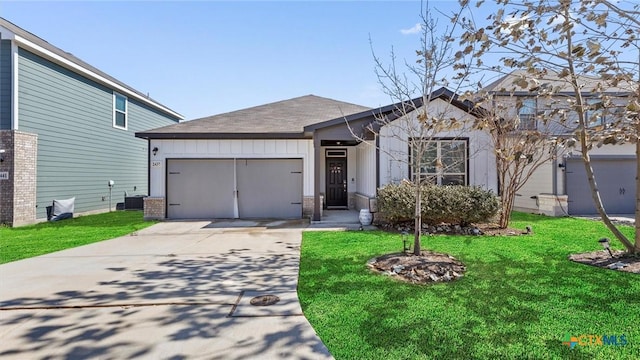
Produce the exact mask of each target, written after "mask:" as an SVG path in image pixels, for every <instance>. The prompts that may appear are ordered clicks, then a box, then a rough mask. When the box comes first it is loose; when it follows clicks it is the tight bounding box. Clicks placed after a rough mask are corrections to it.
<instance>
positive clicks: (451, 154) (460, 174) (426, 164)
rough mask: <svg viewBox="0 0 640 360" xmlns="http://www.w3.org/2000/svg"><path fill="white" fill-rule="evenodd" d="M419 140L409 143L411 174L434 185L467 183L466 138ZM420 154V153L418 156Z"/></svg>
mask: <svg viewBox="0 0 640 360" xmlns="http://www.w3.org/2000/svg"><path fill="white" fill-rule="evenodd" d="M417 141H419V140H413V141H412V143H411V168H410V171H411V176H412V178H413V179H415V177H416V176H420V179H421V181H424V182H428V183H431V184H436V185H467V184H468V161H467V146H468V141H467V140H466V139H442V140H440V139H438V140H435V139H434V140H422V149H420V146H418V145H419V143H418V142H417ZM420 154H422V156H421V158H420Z"/></svg>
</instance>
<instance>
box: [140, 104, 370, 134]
mask: <svg viewBox="0 0 640 360" xmlns="http://www.w3.org/2000/svg"><path fill="white" fill-rule="evenodd" d="M365 111H370V109H369V108H368V107H365V106H360V105H355V104H351V103H347V102H342V101H337V100H332V99H328V98H324V97H320V96H315V95H306V96H301V97H297V98H293V99H289V100H283V101H278V102H274V103H270V104H265V105H259V106H254V107H250V108H247V109H242V110H237V111H232V112H228V113H224V114H219V115H214V116H209V117H205V118H200V119H195V120H191V121H186V122H182V123H180V124H173V125H169V126H165V127H161V128H158V129H153V130H149V131H144V132H139V133H136V136H137V137H141V138H151V139H162V138H165V139H166V138H304V137H305V136H304V128H305V126H308V125H312V124H316V123H319V122H325V121H328V120H331V119H336V118H339V119H343V118H344V117H345V116H349V115H351V114H355V113H361V112H365Z"/></svg>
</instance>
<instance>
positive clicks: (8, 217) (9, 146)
mask: <svg viewBox="0 0 640 360" xmlns="http://www.w3.org/2000/svg"><path fill="white" fill-rule="evenodd" d="M3 150H4V152H1V151H3ZM0 157H1V158H2V162H0V172H2V173H5V172H6V173H7V174H8V176H9V179H8V180H2V179H0V224H9V225H11V224H12V223H13V131H11V130H0Z"/></svg>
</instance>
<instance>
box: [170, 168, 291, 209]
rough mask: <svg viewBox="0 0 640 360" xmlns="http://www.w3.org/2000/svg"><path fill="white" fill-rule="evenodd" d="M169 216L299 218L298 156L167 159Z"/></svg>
mask: <svg viewBox="0 0 640 360" xmlns="http://www.w3.org/2000/svg"><path fill="white" fill-rule="evenodd" d="M167 217H168V218H170V219H214V218H220V219H222V218H245V219H252V218H270V219H296V218H301V217H302V159H168V160H167Z"/></svg>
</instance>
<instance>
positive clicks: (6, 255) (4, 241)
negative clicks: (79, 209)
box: [0, 211, 155, 264]
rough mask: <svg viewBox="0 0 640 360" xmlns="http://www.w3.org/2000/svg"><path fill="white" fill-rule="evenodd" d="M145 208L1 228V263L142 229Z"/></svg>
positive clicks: (151, 223)
mask: <svg viewBox="0 0 640 360" xmlns="http://www.w3.org/2000/svg"><path fill="white" fill-rule="evenodd" d="M142 217H143V214H142V211H116V212H110V213H104V214H97V215H87V216H80V217H76V218H73V219H68V220H61V221H57V222H47V223H39V224H35V225H29V226H22V227H16V228H10V227H6V226H3V227H0V264H4V263H7V262H10V261H15V260H20V259H26V258H30V257H34V256H38V255H43V254H48V253H51V252H54V251H58V250H64V249H68V248H72V247H76V246H80V245H86V244H90V243H94V242H97V241H102V240H107V239H112V238H115V237H119V236H123V235H126V234H129V233H132V232H134V231H136V230H140V229H143V228H145V227H148V226H150V225H153V224H154V223H155V222H151V221H144V220H143V218H142Z"/></svg>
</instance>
